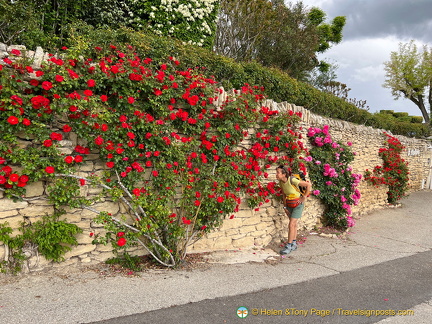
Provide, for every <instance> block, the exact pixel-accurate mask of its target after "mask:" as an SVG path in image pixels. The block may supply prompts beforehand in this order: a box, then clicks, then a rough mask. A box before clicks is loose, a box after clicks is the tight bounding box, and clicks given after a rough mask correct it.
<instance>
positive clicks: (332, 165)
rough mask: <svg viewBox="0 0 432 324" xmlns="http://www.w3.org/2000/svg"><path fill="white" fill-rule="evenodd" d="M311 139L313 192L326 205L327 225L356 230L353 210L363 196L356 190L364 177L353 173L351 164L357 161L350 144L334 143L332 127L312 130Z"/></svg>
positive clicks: (325, 219)
mask: <svg viewBox="0 0 432 324" xmlns="http://www.w3.org/2000/svg"><path fill="white" fill-rule="evenodd" d="M307 135H308V137H309V140H310V142H311V144H312V146H313V147H312V149H311V150H310V156H311V157H312V159H310V161H309V164H308V167H309V170H310V174H309V175H310V178H311V180H312V183H313V184H314V188H316V190H315V191H314V192H313V194H314V195H316V196H317V197H318V198H320V199H321V200H322V201H323V202H324V203H325V205H326V211H325V212H324V215H323V218H324V222H325V225H327V226H333V227H336V228H339V229H342V230H343V229H346V228H347V227H352V226H354V224H355V222H354V219H353V218H352V217H351V214H352V211H351V206H353V205H357V204H358V203H359V201H360V198H361V194H360V191H359V190H358V189H357V186H358V184H359V183H360V181H361V178H362V176H361V174H354V173H352V168H351V167H350V166H349V163H350V162H352V161H353V160H354V154H353V153H352V152H351V149H350V146H351V143H347V145H344V144H342V143H340V142H337V141H333V139H332V137H331V135H330V132H329V126H328V125H325V126H324V127H323V128H322V129H320V128H316V127H311V128H309V130H308V134H307Z"/></svg>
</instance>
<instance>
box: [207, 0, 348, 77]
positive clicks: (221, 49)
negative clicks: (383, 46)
mask: <svg viewBox="0 0 432 324" xmlns="http://www.w3.org/2000/svg"><path fill="white" fill-rule="evenodd" d="M325 19H326V14H325V13H324V12H323V11H322V10H321V9H318V8H311V9H307V8H306V7H305V6H304V5H303V3H302V2H297V3H289V4H288V5H286V4H285V3H284V1H282V0H272V1H267V0H236V1H234V0H221V4H220V11H219V20H218V26H217V34H216V40H215V51H216V52H217V53H220V54H223V55H226V56H229V57H232V58H234V59H236V60H240V61H250V60H256V61H258V62H259V63H262V64H263V65H265V66H272V67H278V68H280V69H282V70H284V71H286V72H288V73H289V74H290V75H291V76H293V77H295V78H298V79H304V77H305V74H306V73H307V72H309V71H311V70H312V69H313V68H315V67H317V66H319V65H320V63H321V62H319V60H318V59H317V54H318V53H322V52H324V51H326V50H327V49H329V48H330V47H331V45H332V44H337V43H339V42H340V41H341V40H342V29H343V27H344V25H345V17H342V16H338V17H336V18H334V19H333V20H332V22H331V23H326V22H325Z"/></svg>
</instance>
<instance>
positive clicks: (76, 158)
mask: <svg viewBox="0 0 432 324" xmlns="http://www.w3.org/2000/svg"><path fill="white" fill-rule="evenodd" d="M82 161H83V157H82V156H81V155H77V156H75V162H76V163H81V162H82Z"/></svg>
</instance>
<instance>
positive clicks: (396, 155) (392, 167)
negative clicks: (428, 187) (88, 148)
mask: <svg viewBox="0 0 432 324" xmlns="http://www.w3.org/2000/svg"><path fill="white" fill-rule="evenodd" d="M384 134H385V136H386V137H387V141H386V145H387V147H383V148H380V150H379V152H378V155H379V156H380V157H381V158H382V159H383V165H377V166H375V167H374V169H373V170H372V171H369V170H366V172H365V180H366V181H367V182H369V183H370V184H372V185H374V186H378V185H387V186H388V189H389V190H388V191H387V201H388V202H389V203H390V204H392V205H396V204H397V202H398V201H399V200H400V199H401V198H402V197H404V196H405V195H406V192H407V191H408V186H409V182H408V181H409V178H408V175H409V170H408V163H407V162H406V161H405V160H404V159H402V157H401V152H402V151H403V149H404V148H405V147H404V146H403V145H402V144H401V142H400V141H399V140H398V139H397V138H396V137H394V136H391V135H389V134H387V133H384Z"/></svg>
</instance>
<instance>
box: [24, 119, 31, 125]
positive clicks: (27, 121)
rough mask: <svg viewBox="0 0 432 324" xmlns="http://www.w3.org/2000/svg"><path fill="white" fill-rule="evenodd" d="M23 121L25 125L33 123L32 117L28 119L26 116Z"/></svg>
mask: <svg viewBox="0 0 432 324" xmlns="http://www.w3.org/2000/svg"><path fill="white" fill-rule="evenodd" d="M22 123H23V125H24V126H30V125H31V121H30V119H27V118H24V119H23V121H22Z"/></svg>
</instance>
